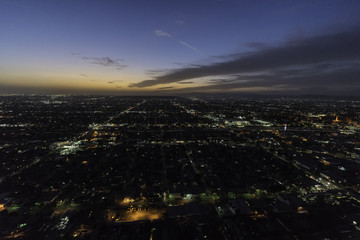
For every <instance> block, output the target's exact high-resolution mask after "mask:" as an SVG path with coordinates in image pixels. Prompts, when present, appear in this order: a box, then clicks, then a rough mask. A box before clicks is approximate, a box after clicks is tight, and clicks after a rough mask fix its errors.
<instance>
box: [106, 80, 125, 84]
mask: <svg viewBox="0 0 360 240" xmlns="http://www.w3.org/2000/svg"><path fill="white" fill-rule="evenodd" d="M118 82H122V81H121V80H115V81H109V82H108V83H110V84H113V83H118Z"/></svg>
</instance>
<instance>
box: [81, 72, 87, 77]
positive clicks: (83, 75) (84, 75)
mask: <svg viewBox="0 0 360 240" xmlns="http://www.w3.org/2000/svg"><path fill="white" fill-rule="evenodd" d="M79 75H80V76H82V77H89V76H88V75H86V74H83V73H81V74H79Z"/></svg>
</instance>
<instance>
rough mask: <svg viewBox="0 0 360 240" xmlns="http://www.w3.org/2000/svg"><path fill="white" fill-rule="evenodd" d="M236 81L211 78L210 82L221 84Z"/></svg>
mask: <svg viewBox="0 0 360 240" xmlns="http://www.w3.org/2000/svg"><path fill="white" fill-rule="evenodd" d="M234 81H235V79H211V80H209V83H216V84H220V83H231V82H234Z"/></svg>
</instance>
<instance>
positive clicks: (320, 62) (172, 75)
mask: <svg viewBox="0 0 360 240" xmlns="http://www.w3.org/2000/svg"><path fill="white" fill-rule="evenodd" d="M256 47H259V45H257V46H256ZM219 59H225V60H224V61H222V62H218V63H213V64H209V65H200V66H199V65H196V66H194V65H192V66H189V67H184V68H181V69H176V70H173V71H169V72H167V73H165V74H162V75H160V76H156V77H154V78H153V79H151V80H144V81H141V82H139V83H135V84H132V85H131V87H137V88H144V87H150V86H154V85H158V84H169V83H174V82H180V81H184V80H190V79H193V80H195V79H197V78H203V77H208V78H214V79H215V80H213V81H211V85H209V86H206V87H205V88H204V87H202V89H206V88H207V89H209V90H210V89H213V90H224V89H234V88H250V87H272V86H282V87H288V88H289V89H290V88H292V87H296V88H299V89H301V88H303V89H305V88H318V89H327V88H334V87H336V86H340V87H343V88H346V87H348V86H345V85H344V84H348V85H349V84H351V85H352V86H353V87H359V88H360V28H354V29H351V30H347V31H343V32H336V33H330V34H329V33H328V34H322V35H319V36H315V37H309V38H302V39H301V40H297V41H288V42H285V43H283V45H282V46H278V47H264V46H261V47H259V48H257V50H256V51H254V52H251V53H247V54H242V53H235V54H232V55H231V56H230V57H229V56H222V57H221V58H219ZM226 59H227V60H226ZM219 76H221V80H216V79H219ZM224 76H228V79H230V80H228V81H227V80H226V78H225V79H223V78H224ZM188 90H196V89H193V88H188Z"/></svg>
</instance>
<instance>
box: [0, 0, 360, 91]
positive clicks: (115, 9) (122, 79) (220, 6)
mask: <svg viewBox="0 0 360 240" xmlns="http://www.w3.org/2000/svg"><path fill="white" fill-rule="evenodd" d="M33 92H34V93H35V92H36V93H55V92H59V93H89V94H94V93H97V94H119V95H121V94H126V95H129V94H130V95H132V94H133V95H135V94H136V95H138V94H144V95H164V94H166V95H173V94H183V93H198V92H206V93H246V94H248V93H250V94H252V93H255V94H286V95H302V94H312V95H358V96H359V95H360V1H359V0H353V1H352V0H346V1H344V0H342V1H340V0H338V1H333V0H322V1H320V0H318V1H316V0H312V1H305V0H304V1H271V0H268V1H265V0H264V1H254V0H253V1H240V0H195V1H172V0H171V1H170V0H167V1H165V0H164V1H157V0H143V1H137V0H132V1H127V0H124V1H120V0H118V1H115V0H104V1H100V0H99V1H90V0H86V1H85V0H76V1H74V0H71V1H70V0H61V1H60V0H59V1H45V0H43V1H39V0H38V1H35V0H34V1H32V0H23V1H22V0H0V93H3V94H8V93H33Z"/></svg>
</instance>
